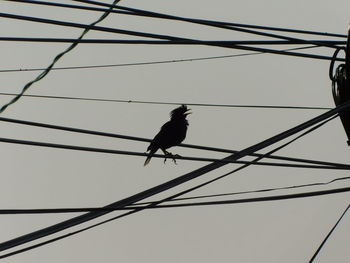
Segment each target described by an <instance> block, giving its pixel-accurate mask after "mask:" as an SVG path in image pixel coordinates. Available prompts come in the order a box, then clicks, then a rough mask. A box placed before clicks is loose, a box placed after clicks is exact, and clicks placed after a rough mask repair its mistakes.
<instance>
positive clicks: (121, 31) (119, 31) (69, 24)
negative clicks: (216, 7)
mask: <svg viewBox="0 0 350 263" xmlns="http://www.w3.org/2000/svg"><path fill="white" fill-rule="evenodd" d="M0 17H5V18H11V19H19V20H25V21H32V22H38V23H45V24H54V25H59V26H66V27H76V28H83V29H85V30H97V31H102V32H109V33H117V34H126V35H132V36H137V37H147V38H157V39H163V40H170V41H174V40H175V41H177V40H178V41H183V40H186V41H192V44H193V45H205V46H214V47H223V48H230V49H239V50H249V51H256V52H262V53H271V54H278V55H286V56H296V57H304V58H312V59H321V60H332V57H329V56H322V55H315V54H307V53H298V52H288V51H281V50H274V49H267V48H258V47H251V46H245V45H233V46H232V45H229V44H224V43H223V44H208V43H204V42H203V43H202V41H200V40H196V39H189V38H180V37H174V36H171V35H161V34H153V33H145V32H138V31H131V30H124V29H117V28H110V27H101V26H91V25H85V24H81V23H72V22H64V21H59V20H53V19H44V18H38V17H29V16H21V15H14V14H7V13H0ZM300 41H303V40H300ZM304 43H308V44H310V43H311V41H306V40H305V41H304ZM73 45H77V43H74V44H73ZM315 45H317V46H321V44H318V43H315ZM323 46H325V44H324V45H323ZM332 47H333V48H336V49H337V48H339V47H337V46H332ZM335 60H336V61H345V59H344V58H335Z"/></svg>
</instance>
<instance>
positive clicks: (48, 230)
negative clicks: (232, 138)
mask: <svg viewBox="0 0 350 263" xmlns="http://www.w3.org/2000/svg"><path fill="white" fill-rule="evenodd" d="M349 107H350V102H347V103H344V104H341V105H339V106H337V107H336V108H335V109H332V110H330V111H328V112H326V113H323V114H321V115H319V116H317V117H314V118H312V119H310V120H309V121H306V122H304V123H302V124H300V125H297V126H295V127H293V128H291V129H289V130H286V131H284V132H282V133H279V134H277V135H275V136H273V137H270V138H268V139H266V140H264V141H262V142H260V143H257V144H254V145H252V146H250V147H247V148H245V149H243V150H242V151H240V152H238V153H236V154H232V155H230V156H228V157H226V158H224V159H222V160H238V159H241V158H242V157H244V156H246V155H248V154H250V153H253V152H256V151H259V150H261V149H263V148H266V147H268V146H270V145H272V144H274V143H276V142H279V141H281V140H283V139H285V138H287V137H289V136H292V135H294V134H296V133H298V132H300V131H302V130H304V129H307V128H309V127H311V126H313V125H315V124H317V123H319V122H321V121H323V120H326V119H328V118H331V117H332V116H334V115H336V114H338V113H339V112H342V111H344V110H346V109H348V108H349ZM223 165H224V163H221V162H214V163H211V164H209V165H206V166H203V167H201V168H199V169H196V170H194V171H192V172H190V173H187V174H184V175H182V176H179V177H177V178H174V179H172V180H170V181H167V182H165V183H162V184H160V185H158V186H155V187H152V188H150V189H147V190H145V191H142V192H140V193H137V194H134V195H132V196H130V197H127V198H124V199H122V200H119V201H116V202H114V203H111V204H109V205H107V206H105V207H115V208H117V207H125V206H127V205H131V204H133V203H136V202H138V201H141V200H144V199H145V198H148V197H151V196H153V195H155V194H158V193H161V192H164V191H166V190H169V189H171V188H173V187H175V186H178V185H180V184H183V183H185V182H188V181H190V180H192V179H195V178H197V177H200V176H201V175H203V174H206V173H208V172H210V171H213V170H215V169H217V168H220V167H222V166H223ZM348 190H349V189H347V191H348ZM343 191H344V189H343ZM170 198H171V197H170ZM166 199H168V198H166ZM166 199H163V200H161V201H159V202H156V203H153V204H151V205H149V206H157V205H159V204H160V203H161V202H162V201H165V200H166ZM142 210H143V209H142V208H136V209H135V210H133V211H130V212H128V213H126V214H122V215H119V216H118V217H114V218H111V219H108V220H106V221H103V222H100V223H98V224H95V225H94V226H97V225H99V224H104V223H106V222H110V221H113V220H115V219H116V218H121V217H124V216H126V215H130V214H133V213H136V212H139V211H142ZM107 213H108V212H105V211H96V212H89V213H86V214H83V215H80V216H77V217H74V218H71V219H68V220H65V221H63V222H60V223H57V224H54V225H51V226H49V227H45V228H42V229H40V230H37V231H34V232H32V233H28V234H25V235H22V236H20V237H16V238H13V239H11V240H8V241H5V242H2V243H1V244H0V251H4V250H7V249H10V248H13V247H16V246H19V245H23V244H26V243H28V242H31V241H34V240H36V239H39V238H42V237H46V236H48V235H51V234H54V233H57V232H60V231H62V230H65V229H67V228H70V227H73V226H76V225H79V224H81V223H84V222H87V221H90V220H92V219H95V218H97V217H100V216H103V215H105V214H107ZM76 233H79V232H75V234H76ZM70 235H71V234H66V235H64V237H68V236H70ZM64 237H63V236H62V237H59V238H56V240H60V239H62V238H64Z"/></svg>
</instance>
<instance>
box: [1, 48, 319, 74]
mask: <svg viewBox="0 0 350 263" xmlns="http://www.w3.org/2000/svg"><path fill="white" fill-rule="evenodd" d="M307 48H315V46H304V47H299V48H289V49H283V50H281V51H292V50H300V49H307ZM261 54H265V53H264V52H250V53H242V54H234V55H224V56H211V57H197V58H184V59H171V60H158V61H149V62H135V63H121V64H109V65H90V66H71V67H56V68H52V69H51V70H70V69H92V68H110V67H128V66H145V65H156V64H168V63H179V62H189V61H190V62H193V61H202V60H212V59H224V58H233V57H244V56H252V55H261ZM41 70H45V69H43V68H29V69H0V73H6V72H26V71H41Z"/></svg>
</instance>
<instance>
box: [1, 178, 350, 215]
mask: <svg viewBox="0 0 350 263" xmlns="http://www.w3.org/2000/svg"><path fill="white" fill-rule="evenodd" d="M349 179H350V177H341V178H336V179H333V180H330V181H327V182H317V183H310V184H302V185H293V186H284V187H277V188H267V189H259V190H250V191H240V192H234V193H222V194H211V195H200V196H190V197H183V198H174V199H171V200H167V201H166V202H164V203H169V202H178V201H189V200H197V199H208V198H213V197H224V196H233V195H242V194H253V193H266V192H275V191H281V190H290V189H298V188H305V187H311V186H320V185H328V184H331V183H334V182H336V181H340V180H349ZM154 202H157V201H150V202H142V203H141V202H140V203H136V204H133V206H135V205H137V206H145V205H149V204H151V203H154ZM134 208H135V207H133V208H130V207H129V206H126V207H125V208H113V207H108V208H106V207H85V208H77V207H75V208H73V207H70V208H37V209H33V208H30V209H28V208H26V209H0V215H25V214H57V213H81V212H91V211H121V210H129V209H134Z"/></svg>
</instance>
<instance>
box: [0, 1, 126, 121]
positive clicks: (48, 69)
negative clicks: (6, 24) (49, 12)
mask: <svg viewBox="0 0 350 263" xmlns="http://www.w3.org/2000/svg"><path fill="white" fill-rule="evenodd" d="M119 1H120V0H114V1H113V3H112V5H111V6H110V7H109V8H108V9H107V11H106V12H105V13H103V14H102V16H101V17H100V18H99V19H97V20H96V21H95V22H93V23H91V24H90V27H93V26H95V25H96V24H98V23H100V22H101V21H103V20H104V19H105V18H106V17H107V16H108V15H109V13H110V10H113V8H114V7H115V5H116V4H117V3H118V2H119ZM89 31H90V28H89V27H87V28H85V29H84V30H83V32H82V34H81V35H80V36H79V37H78V40H79V39H82V38H83V37H84V36H85V35H86V34H87V33H88V32H89ZM78 44H79V42H75V43H72V44H71V45H70V46H69V47H68V48H67V49H66V50H64V51H63V52H61V53H59V54H58V55H57V56H56V57H55V58H54V59H53V61H52V62H51V64H50V65H49V66H48V67H47V68H46V69H45V70H44V71H43V72H42V73H40V74H39V75H38V76H37V77H36V78H35V79H34V80H32V81H30V82H28V83H27V84H26V85H25V86H24V87H23V88H22V91H21V92H20V94H19V95H17V96H16V97H14V98H12V99H11V100H10V101H9V102H8V103H6V104H5V105H3V106H2V107H1V108H0V114H1V113H3V112H4V111H5V110H6V109H7V108H8V107H9V106H10V105H12V104H14V103H16V102H17V101H18V100H19V99H20V98H21V97H22V95H23V94H24V93H25V92H26V91H27V90H28V89H29V88H30V87H31V86H32V85H33V84H34V83H36V82H38V81H40V80H42V79H43V78H44V77H45V76H46V75H47V74H48V73H49V72H50V71H51V69H52V68H53V67H54V65H55V64H56V63H57V62H58V61H59V60H60V59H61V58H62V57H63V56H64V55H66V54H67V53H69V52H70V51H71V50H73V49H74V48H75V47H76V46H77V45H78Z"/></svg>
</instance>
